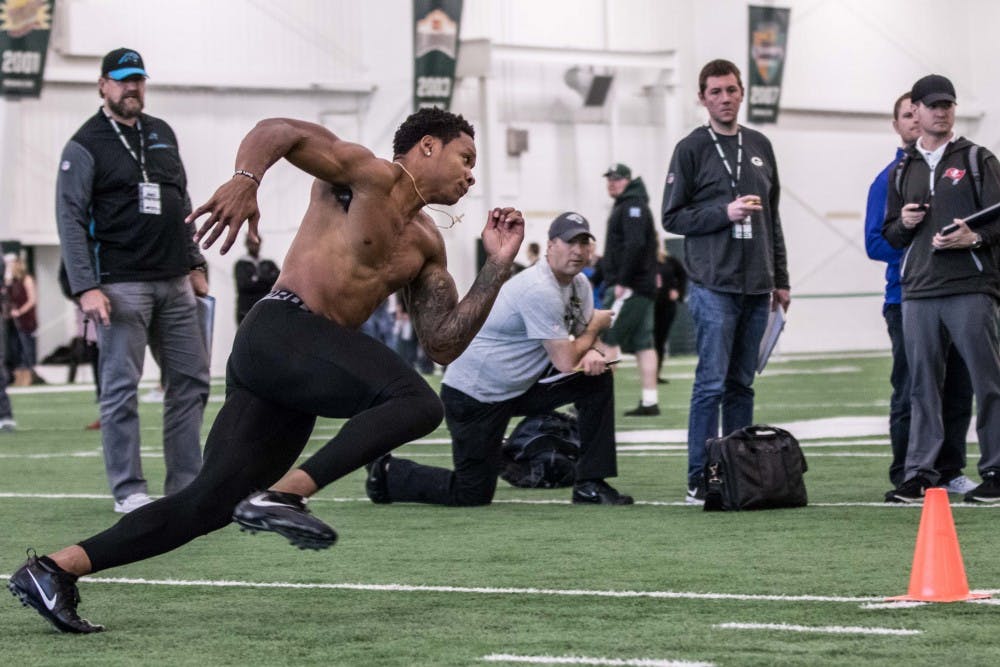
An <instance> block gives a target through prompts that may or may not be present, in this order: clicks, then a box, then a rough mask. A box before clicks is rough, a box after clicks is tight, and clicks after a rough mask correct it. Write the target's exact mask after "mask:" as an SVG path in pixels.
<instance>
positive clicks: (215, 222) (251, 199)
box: [185, 176, 260, 255]
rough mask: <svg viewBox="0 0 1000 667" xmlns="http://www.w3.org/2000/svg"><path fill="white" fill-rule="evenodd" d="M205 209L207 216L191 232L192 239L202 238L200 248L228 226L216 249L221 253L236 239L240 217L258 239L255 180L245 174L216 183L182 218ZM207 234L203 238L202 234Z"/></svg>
mask: <svg viewBox="0 0 1000 667" xmlns="http://www.w3.org/2000/svg"><path fill="white" fill-rule="evenodd" d="M205 213H209V214H210V215H209V216H208V219H207V220H206V221H205V223H204V224H203V225H202V226H201V227H200V228H199V229H198V232H197V233H196V234H195V235H194V240H195V243H197V242H199V241H201V240H202V239H203V238H204V239H205V242H204V243H203V244H202V247H203V248H209V247H211V245H212V244H213V243H215V241H216V239H218V238H219V236H220V235H221V234H222V232H224V231H226V228H227V227H228V228H229V233H228V234H227V235H226V240H225V241H223V242H222V245H221V246H220V247H219V252H220V253H221V254H223V255H225V254H226V252H227V251H228V250H229V248H230V247H232V245H233V243H235V242H236V237H237V236H238V235H239V233H240V227H242V226H243V223H244V221H246V222H248V223H249V225H250V226H249V228H248V232H247V233H248V234H249V236H250V238H252V239H255V240H257V241H258V242H259V240H260V236H258V235H257V223H258V222H259V221H260V209H259V208H258V207H257V183H256V182H255V181H254V180H253V179H250V178H247V177H245V176H233V178H232V179H230V180H229V181H227V182H226V183H223V184H222V185H221V186H219V189H218V190H216V191H215V194H213V195H212V197H211V199H209V200H208V201H207V202H205V203H204V204H202V205H201V206H199V207H198V208H196V209H195V210H194V211H192V212H191V215H189V216H188V217H187V218H186V219H185V222H188V223H190V222H194V221H195V220H197V219H198V218H200V217H201V216H203V215H204V214H205ZM206 234H208V237H207V238H205V235H206Z"/></svg>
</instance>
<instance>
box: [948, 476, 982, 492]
mask: <svg viewBox="0 0 1000 667" xmlns="http://www.w3.org/2000/svg"><path fill="white" fill-rule="evenodd" d="M977 486H979V485H978V484H976V483H975V482H973V481H972V480H971V479H969V478H968V477H966V476H965V475H959V476H958V477H956V478H955V479H953V480H951V481H950V482H948V483H947V484H945V485H944V488H946V489H947V490H948V493H959V494H963V495H964V494H966V493H968V492H969V491H972V490H973V489H975V488H976V487H977Z"/></svg>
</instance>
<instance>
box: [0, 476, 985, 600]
mask: <svg viewBox="0 0 1000 667" xmlns="http://www.w3.org/2000/svg"><path fill="white" fill-rule="evenodd" d="M149 497H150V498H152V499H153V500H157V499H159V498H162V497H163V496H154V495H150V496H149ZM4 498H12V499H27V500H111V499H112V497H111V495H109V494H101V493H18V492H0V499H4ZM309 502H310V503H369V502H371V501H370V500H369V499H368V498H367V497H364V498H344V497H336V496H334V497H323V496H320V497H313V498H310V499H309ZM493 504H494V505H566V506H570V505H572V503H571V502H570V501H568V500H558V499H537V500H532V499H529V498H494V499H493ZM635 504H636V505H645V506H647V507H692V506H691V505H688V504H687V503H686V502H684V501H683V500H678V501H672V500H637V501H635ZM950 505H951V507H953V508H955V509H973V510H990V509H997V508H1000V505H993V504H989V503H950ZM809 507H880V508H883V509H890V510H893V511H895V510H899V511H904V510H919V509H921V506H920V505H916V504H913V503H885V502H881V503H878V502H871V503H860V502H855V503H809ZM694 511H700V510H698V509H697V508H696V509H695V510H694ZM987 592H988V591H987ZM995 593H1000V590H997V591H996V592H995Z"/></svg>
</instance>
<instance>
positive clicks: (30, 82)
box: [0, 0, 55, 98]
mask: <svg viewBox="0 0 1000 667" xmlns="http://www.w3.org/2000/svg"><path fill="white" fill-rule="evenodd" d="M54 5H55V0H0V93H2V94H3V96H4V97H9V98H10V97H12V98H21V97H38V96H39V95H41V94H42V75H43V74H44V73H45V53H46V51H48V48H49V33H50V32H51V31H52V12H53V11H54Z"/></svg>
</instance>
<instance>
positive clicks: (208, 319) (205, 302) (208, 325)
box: [195, 294, 215, 364]
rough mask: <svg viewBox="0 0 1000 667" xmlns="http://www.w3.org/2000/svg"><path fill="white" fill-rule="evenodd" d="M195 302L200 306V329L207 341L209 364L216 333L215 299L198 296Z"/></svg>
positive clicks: (206, 348)
mask: <svg viewBox="0 0 1000 667" xmlns="http://www.w3.org/2000/svg"><path fill="white" fill-rule="evenodd" d="M195 301H196V302H197V306H198V328H199V329H200V330H201V337H202V340H204V341H205V352H206V354H207V355H208V362H209V364H211V362H212V333H213V332H214V331H215V297H214V296H212V295H210V294H206V295H205V296H196V297H195Z"/></svg>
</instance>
